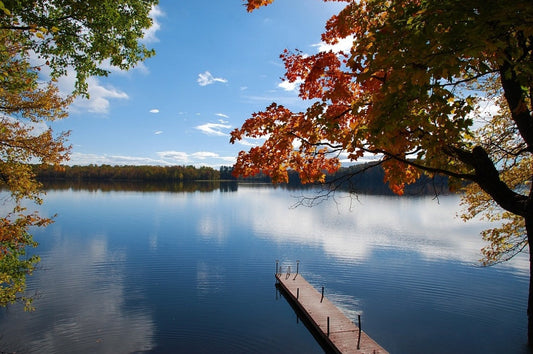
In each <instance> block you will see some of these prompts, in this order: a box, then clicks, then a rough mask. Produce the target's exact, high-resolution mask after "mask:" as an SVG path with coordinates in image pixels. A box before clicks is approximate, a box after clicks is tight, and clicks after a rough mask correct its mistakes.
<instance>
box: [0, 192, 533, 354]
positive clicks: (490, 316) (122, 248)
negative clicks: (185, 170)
mask: <svg viewBox="0 0 533 354" xmlns="http://www.w3.org/2000/svg"><path fill="white" fill-rule="evenodd" d="M308 192H309V191H308ZM309 193H310V192H309ZM299 194H301V192H298V191H288V190H285V189H281V188H277V189H275V188H266V187H261V188H259V187H257V186H248V185H240V186H239V188H238V190H237V191H233V192H227V191H222V189H221V190H220V191H219V190H215V191H213V192H189V193H172V192H150V193H146V192H140V191H139V192H133V191H130V192H119V191H114V192H113V191H110V192H101V191H92V192H90V191H71V190H56V191H50V192H49V193H48V195H47V197H46V204H45V206H44V207H43V209H42V211H43V213H44V214H49V215H51V214H53V213H56V212H57V213H58V214H59V216H58V217H57V220H56V223H55V224H53V225H52V226H50V227H48V228H47V229H45V230H38V231H36V233H35V238H36V239H37V240H38V241H39V242H40V243H41V245H40V246H39V248H38V250H37V251H38V253H39V254H40V255H41V257H42V262H41V264H40V265H41V268H42V269H40V270H39V271H38V272H36V274H35V275H34V276H32V277H30V278H29V289H30V290H36V291H38V292H39V293H40V297H39V298H38V299H37V300H36V301H35V306H36V308H37V310H36V311H35V312H34V313H23V312H21V311H20V308H18V307H16V306H15V307H11V308H9V309H7V310H4V311H2V312H1V313H0V350H1V351H19V352H58V353H71V352H113V353H116V352H124V353H126V352H134V351H148V352H191V353H205V352H217V353H220V352H223V353H224V352H232V353H245V352H259V353H271V352H278V353H290V352H306V353H319V352H322V349H321V348H320V347H319V346H318V345H317V344H316V342H315V341H314V339H313V337H312V336H311V335H310V334H309V332H308V330H307V329H306V328H305V327H304V326H303V325H302V324H301V322H298V321H297V320H296V317H295V314H294V312H293V311H292V309H291V308H290V307H289V305H288V304H287V303H286V301H285V300H284V299H283V298H280V297H279V296H277V295H276V292H275V289H274V278H273V273H274V265H275V260H276V259H279V260H280V262H281V264H282V265H283V266H288V265H292V266H294V265H295V261H296V260H300V261H301V268H300V269H301V271H302V273H303V274H305V276H306V278H308V280H309V281H310V282H311V283H312V284H313V285H315V286H316V287H317V288H318V287H320V286H325V287H326V289H327V290H326V294H327V296H328V298H330V299H331V300H333V301H334V302H335V303H336V304H337V305H338V306H339V307H341V308H342V309H343V311H344V312H345V313H346V314H347V315H348V316H349V317H350V318H352V319H355V318H357V315H358V314H362V315H363V321H364V322H363V323H364V328H365V330H366V331H367V332H368V333H369V334H370V335H371V336H372V337H374V339H376V340H377V341H378V342H379V343H380V344H382V345H383V346H384V347H385V348H387V349H389V350H390V351H391V352H394V353H427V352H435V353H439V352H441V353H449V352H457V351H458V350H459V351H463V352H473V353H477V352H479V353H481V352H483V353H490V352H495V353H496V352H501V351H502V350H504V349H505V350H506V351H507V352H522V351H523V348H524V345H523V344H524V342H525V328H526V327H525V321H526V316H525V304H526V303H525V301H526V298H527V297H526V296H527V255H521V256H520V257H518V258H517V259H515V260H513V261H512V262H509V263H506V264H504V265H500V266H498V267H494V268H482V267H479V264H478V263H477V260H478V259H479V258H480V252H479V250H480V248H481V247H482V246H483V242H482V241H481V239H480V236H479V231H480V230H482V229H483V227H486V226H487V224H485V223H482V222H479V221H478V222H471V223H466V224H465V223H463V222H462V221H461V220H460V219H458V218H457V217H456V216H455V215H456V213H457V211H458V198H457V197H455V196H446V197H441V198H440V199H439V200H438V201H437V200H433V199H432V198H427V197H419V198H406V197H404V198H391V197H381V196H366V195H361V196H360V197H359V200H358V201H352V203H351V208H350V200H349V199H346V198H337V202H338V203H339V204H335V203H333V202H326V203H324V204H321V205H319V206H317V207H314V208H306V207H299V208H296V209H294V208H291V205H293V204H294V202H295V199H294V196H297V195H299ZM339 197H340V195H339ZM293 269H294V268H293ZM494 314H498V318H495V317H494ZM497 335H501V336H504V337H505V338H507V339H508V340H509V341H510V342H511V343H513V344H512V345H509V343H503V342H501V341H498V340H497Z"/></svg>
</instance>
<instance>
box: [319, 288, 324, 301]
mask: <svg viewBox="0 0 533 354" xmlns="http://www.w3.org/2000/svg"><path fill="white" fill-rule="evenodd" d="M322 300H324V287H322V297H321V298H320V303H322Z"/></svg>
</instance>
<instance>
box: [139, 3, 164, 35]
mask: <svg viewBox="0 0 533 354" xmlns="http://www.w3.org/2000/svg"><path fill="white" fill-rule="evenodd" d="M149 16H150V18H151V19H152V26H151V27H150V28H148V29H147V30H146V31H145V32H144V36H143V39H142V41H143V42H144V43H153V42H159V38H157V36H156V32H157V31H159V30H160V29H161V24H160V23H159V21H158V20H157V19H158V17H162V16H165V13H164V12H163V11H161V8H160V7H159V6H158V5H157V6H154V7H152V9H151V10H150V13H149Z"/></svg>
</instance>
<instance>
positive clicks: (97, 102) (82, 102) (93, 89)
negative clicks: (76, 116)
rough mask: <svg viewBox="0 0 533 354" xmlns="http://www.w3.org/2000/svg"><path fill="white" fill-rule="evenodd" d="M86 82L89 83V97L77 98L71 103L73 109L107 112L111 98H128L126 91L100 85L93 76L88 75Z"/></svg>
mask: <svg viewBox="0 0 533 354" xmlns="http://www.w3.org/2000/svg"><path fill="white" fill-rule="evenodd" d="M87 83H88V84H89V90H88V92H89V98H88V99H87V98H82V97H79V98H77V99H76V100H75V101H74V103H73V106H74V108H75V109H82V110H87V111H89V112H92V113H108V112H109V106H110V100H111V99H121V100H123V99H128V98H129V96H128V94H127V93H125V92H124V91H120V90H119V89H116V88H114V87H113V86H110V85H108V86H107V87H104V86H102V85H101V84H100V82H99V80H98V79H96V78H94V77H90V78H89V79H88V80H87Z"/></svg>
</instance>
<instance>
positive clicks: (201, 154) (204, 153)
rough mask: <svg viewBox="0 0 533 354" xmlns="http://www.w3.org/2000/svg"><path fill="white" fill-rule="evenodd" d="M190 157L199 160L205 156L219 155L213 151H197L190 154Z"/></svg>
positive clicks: (215, 156)
mask: <svg viewBox="0 0 533 354" xmlns="http://www.w3.org/2000/svg"><path fill="white" fill-rule="evenodd" d="M191 157H193V158H196V159H199V160H205V159H207V158H219V157H220V155H219V154H217V153H214V152H208V151H199V152H195V153H193V154H191Z"/></svg>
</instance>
